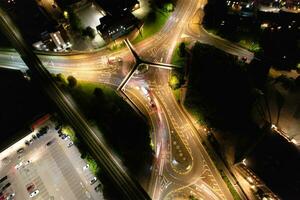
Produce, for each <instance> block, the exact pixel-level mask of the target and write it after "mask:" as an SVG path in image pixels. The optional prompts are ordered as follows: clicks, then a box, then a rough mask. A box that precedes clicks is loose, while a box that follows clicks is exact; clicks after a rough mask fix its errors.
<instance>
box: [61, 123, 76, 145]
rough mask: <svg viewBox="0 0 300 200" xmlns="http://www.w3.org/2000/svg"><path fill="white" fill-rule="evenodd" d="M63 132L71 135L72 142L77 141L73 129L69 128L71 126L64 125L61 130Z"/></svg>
mask: <svg viewBox="0 0 300 200" xmlns="http://www.w3.org/2000/svg"><path fill="white" fill-rule="evenodd" d="M61 131H62V132H63V133H64V134H66V135H69V136H70V137H71V140H72V141H73V142H76V141H77V137H76V135H75V132H74V131H73V129H72V128H71V126H64V127H63V128H62V130H61Z"/></svg>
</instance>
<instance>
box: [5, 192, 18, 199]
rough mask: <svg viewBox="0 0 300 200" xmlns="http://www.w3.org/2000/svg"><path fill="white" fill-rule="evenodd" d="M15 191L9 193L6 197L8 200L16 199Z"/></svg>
mask: <svg viewBox="0 0 300 200" xmlns="http://www.w3.org/2000/svg"><path fill="white" fill-rule="evenodd" d="M15 195H16V194H15V193H11V194H10V195H8V196H7V197H6V200H13V199H14V197H15Z"/></svg>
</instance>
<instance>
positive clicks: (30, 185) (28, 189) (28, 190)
mask: <svg viewBox="0 0 300 200" xmlns="http://www.w3.org/2000/svg"><path fill="white" fill-rule="evenodd" d="M34 188H35V185H34V184H33V183H30V184H28V185H27V187H26V189H27V192H29V193H32V191H33V190H34Z"/></svg>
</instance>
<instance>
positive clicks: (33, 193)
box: [29, 190, 40, 197]
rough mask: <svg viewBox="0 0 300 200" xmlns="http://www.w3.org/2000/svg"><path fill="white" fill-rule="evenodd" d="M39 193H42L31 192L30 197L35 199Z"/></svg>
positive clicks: (37, 191)
mask: <svg viewBox="0 0 300 200" xmlns="http://www.w3.org/2000/svg"><path fill="white" fill-rule="evenodd" d="M39 193H40V191H39V190H35V191H33V192H31V193H30V195H29V196H30V197H35V196H36V195H38V194H39Z"/></svg>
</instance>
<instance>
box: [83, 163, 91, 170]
mask: <svg viewBox="0 0 300 200" xmlns="http://www.w3.org/2000/svg"><path fill="white" fill-rule="evenodd" d="M89 167H90V166H89V164H86V165H84V166H83V168H82V169H83V170H87V169H88V168H89Z"/></svg>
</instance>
